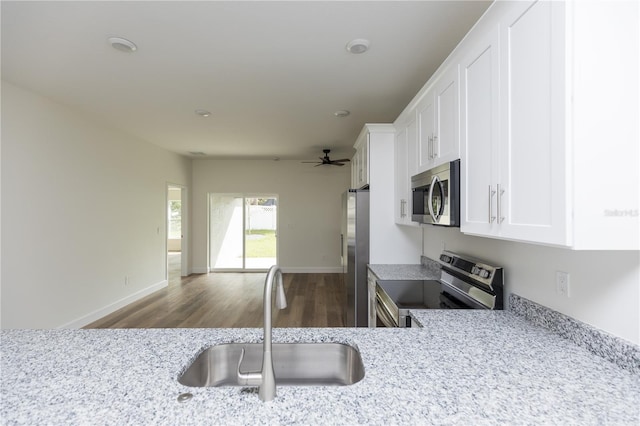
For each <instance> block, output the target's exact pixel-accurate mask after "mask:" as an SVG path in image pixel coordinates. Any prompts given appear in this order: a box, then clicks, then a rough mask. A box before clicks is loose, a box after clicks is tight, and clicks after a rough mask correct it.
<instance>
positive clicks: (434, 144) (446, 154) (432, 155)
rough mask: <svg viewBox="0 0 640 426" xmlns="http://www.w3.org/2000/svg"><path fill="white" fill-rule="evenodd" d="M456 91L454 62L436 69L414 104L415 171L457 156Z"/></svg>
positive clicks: (457, 96) (456, 73)
mask: <svg viewBox="0 0 640 426" xmlns="http://www.w3.org/2000/svg"><path fill="white" fill-rule="evenodd" d="M458 99H459V94H458V67H457V65H454V66H451V67H449V68H448V69H445V70H444V71H443V72H441V73H438V77H437V78H436V80H435V81H434V83H432V86H431V88H430V89H429V90H428V91H427V92H426V93H425V94H424V96H423V97H422V99H421V100H420V102H419V103H418V105H417V108H416V111H417V117H418V156H417V158H418V168H417V172H418V173H420V172H423V171H426V170H429V169H431V168H433V167H435V166H438V165H440V164H443V163H446V162H448V161H452V160H455V159H457V158H458V157H459V146H460V136H459V133H458V129H459V117H460V112H459V108H458V107H459V102H458Z"/></svg>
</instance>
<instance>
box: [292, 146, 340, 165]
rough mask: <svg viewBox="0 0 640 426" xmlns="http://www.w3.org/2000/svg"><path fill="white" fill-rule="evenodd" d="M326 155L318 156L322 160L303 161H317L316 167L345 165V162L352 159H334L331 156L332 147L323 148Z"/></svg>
mask: <svg viewBox="0 0 640 426" xmlns="http://www.w3.org/2000/svg"><path fill="white" fill-rule="evenodd" d="M322 152H324V157H318V158H319V159H320V162H317V161H302V163H316V165H315V166H314V167H318V166H344V163H345V162H347V161H350V160H349V159H348V158H342V159H340V160H332V159H330V158H329V153H330V152H331V150H330V149H323V150H322Z"/></svg>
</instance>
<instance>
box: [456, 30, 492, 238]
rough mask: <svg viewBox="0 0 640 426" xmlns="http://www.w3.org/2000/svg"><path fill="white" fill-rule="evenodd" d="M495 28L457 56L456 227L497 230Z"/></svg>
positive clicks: (487, 232)
mask: <svg viewBox="0 0 640 426" xmlns="http://www.w3.org/2000/svg"><path fill="white" fill-rule="evenodd" d="M499 49H500V47H499V27H498V25H495V27H494V28H493V30H491V31H486V32H485V34H482V35H480V34H478V35H477V36H476V37H474V39H473V40H470V41H469V42H468V44H467V46H466V47H465V49H464V56H463V57H461V60H460V139H461V163H462V167H461V171H460V175H461V176H460V180H461V195H460V202H461V207H460V216H461V224H460V230H461V231H462V232H466V233H471V234H476V235H485V236H491V235H493V234H495V233H497V232H498V226H497V220H496V210H497V205H496V203H497V199H496V185H497V181H498V177H499V168H500V164H499V160H500V158H499V156H498V149H499V146H500V145H499V143H500V127H499V123H500V121H499V114H500V109H499V99H498V96H499V93H500V92H499V79H498V77H499V67H500V61H499V59H500V52H499Z"/></svg>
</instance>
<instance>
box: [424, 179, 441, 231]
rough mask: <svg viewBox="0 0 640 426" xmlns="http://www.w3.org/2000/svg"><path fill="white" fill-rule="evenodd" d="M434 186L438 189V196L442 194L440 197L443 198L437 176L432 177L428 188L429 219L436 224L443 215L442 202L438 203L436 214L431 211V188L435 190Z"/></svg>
mask: <svg viewBox="0 0 640 426" xmlns="http://www.w3.org/2000/svg"><path fill="white" fill-rule="evenodd" d="M436 185H438V187H439V188H440V194H442V195H441V196H442V197H444V188H443V186H442V181H441V180H440V178H439V177H438V176H437V175H436V176H434V177H433V179H431V185H430V186H429V198H428V201H429V206H428V207H429V214H430V215H431V218H432V219H433V222H434V223H438V222H439V221H440V218H441V217H442V213H444V202H442V203H440V209H439V210H438V213H437V214H436V212H434V211H433V202H432V200H433V188H435V186H436ZM443 201H444V200H443Z"/></svg>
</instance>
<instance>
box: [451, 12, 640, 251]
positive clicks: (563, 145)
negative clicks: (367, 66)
mask: <svg viewBox="0 0 640 426" xmlns="http://www.w3.org/2000/svg"><path fill="white" fill-rule="evenodd" d="M634 15H635V17H636V18H637V16H638V4H637V3H634V2H613V3H606V2H573V3H569V2H567V3H565V2H550V1H534V2H496V3H495V4H494V5H493V6H492V8H490V9H489V11H488V13H487V14H486V15H485V16H484V17H483V18H482V19H481V20H480V21H479V23H478V24H477V25H476V27H474V29H473V30H472V31H471V32H470V33H469V35H468V36H467V38H466V39H465V40H464V41H463V43H461V45H460V46H459V47H458V49H457V50H458V54H459V55H460V57H461V58H462V59H461V62H460V68H461V84H460V86H461V98H460V103H461V160H462V171H461V174H462V179H461V181H462V188H461V193H462V200H461V205H462V211H461V217H462V221H461V222H462V223H461V230H462V231H463V232H465V233H469V234H475V235H481V236H489V237H495V238H504V239H510V240H517V241H526V242H532V243H539V244H546V245H555V246H564V247H571V248H574V249H596V250H597V249H633V250H637V249H638V248H640V243H639V237H638V235H639V229H640V228H639V224H638V222H639V221H638V189H639V184H638V164H637V163H638V161H637V159H638V142H637V140H638V120H637V117H638V115H637V114H638V98H637V90H638V79H637V76H638V54H637V52H638V21H637V19H636V20H635V21H634V20H633V18H629V16H634ZM605 17H606V19H605ZM612 50H613V51H614V52H613V53H612V52H611V51H612ZM612 70H616V78H611V77H612V76H611V71H612ZM632 86H633V87H632ZM634 90H635V95H634V94H633V93H634ZM614 110H615V111H618V112H616V113H613V112H611V113H609V112H610V111H614ZM603 114H606V115H608V117H606V118H605V117H604V115H603ZM631 115H635V119H631ZM625 117H626V118H625ZM605 146H606V148H604V147H605ZM610 148H611V149H610ZM601 167H605V168H607V167H612V168H615V169H616V170H617V173H619V175H618V174H616V176H626V177H627V178H626V179H624V178H623V179H622V180H623V182H620V181H619V180H618V178H617V177H616V179H613V180H611V179H609V178H607V177H606V174H603V173H601V170H600V168H601ZM587 218H588V219H587Z"/></svg>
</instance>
